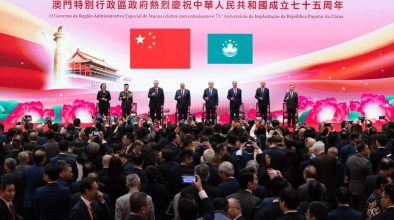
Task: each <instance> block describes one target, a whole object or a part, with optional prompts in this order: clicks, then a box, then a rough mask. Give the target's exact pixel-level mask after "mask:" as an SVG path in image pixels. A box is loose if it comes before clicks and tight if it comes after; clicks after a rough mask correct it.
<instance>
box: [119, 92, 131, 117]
mask: <svg viewBox="0 0 394 220" xmlns="http://www.w3.org/2000/svg"><path fill="white" fill-rule="evenodd" d="M118 99H119V101H122V103H121V107H122V117H123V118H126V117H127V116H129V115H130V113H131V107H132V105H133V93H132V92H131V91H129V90H126V91H124V90H123V91H121V92H120V93H119V98H118Z"/></svg>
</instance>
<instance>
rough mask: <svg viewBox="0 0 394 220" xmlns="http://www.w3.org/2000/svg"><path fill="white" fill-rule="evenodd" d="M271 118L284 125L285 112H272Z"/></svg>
mask: <svg viewBox="0 0 394 220" xmlns="http://www.w3.org/2000/svg"><path fill="white" fill-rule="evenodd" d="M271 116H272V118H273V119H276V120H278V121H279V122H280V123H282V120H283V110H277V111H273V112H271Z"/></svg>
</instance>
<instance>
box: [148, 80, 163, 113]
mask: <svg viewBox="0 0 394 220" xmlns="http://www.w3.org/2000/svg"><path fill="white" fill-rule="evenodd" d="M153 94H154V95H153ZM148 98H150V100H149V117H150V118H151V119H152V120H153V119H157V120H161V106H163V105H164V91H163V89H162V88H160V87H158V88H155V87H152V88H150V89H149V92H148Z"/></svg>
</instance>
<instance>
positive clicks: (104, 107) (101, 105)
mask: <svg viewBox="0 0 394 220" xmlns="http://www.w3.org/2000/svg"><path fill="white" fill-rule="evenodd" d="M100 89H101V90H100V91H98V92H97V101H98V109H99V112H100V115H102V116H104V115H105V116H108V110H109V106H110V104H109V101H111V93H109V91H107V85H106V84H105V83H101V85H100Z"/></svg>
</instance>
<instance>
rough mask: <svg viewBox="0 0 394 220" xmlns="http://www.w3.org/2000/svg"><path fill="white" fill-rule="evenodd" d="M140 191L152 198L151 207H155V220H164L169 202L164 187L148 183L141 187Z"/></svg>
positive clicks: (168, 195) (167, 193) (155, 183)
mask: <svg viewBox="0 0 394 220" xmlns="http://www.w3.org/2000/svg"><path fill="white" fill-rule="evenodd" d="M140 191H141V192H144V193H146V194H148V195H149V196H151V197H152V202H153V206H154V207H155V219H164V216H165V212H166V209H167V208H168V204H169V202H170V200H171V198H170V193H169V192H168V190H167V188H166V186H165V185H163V184H160V183H157V182H151V181H148V182H147V183H146V184H145V185H143V186H142V187H141V189H140Z"/></svg>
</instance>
